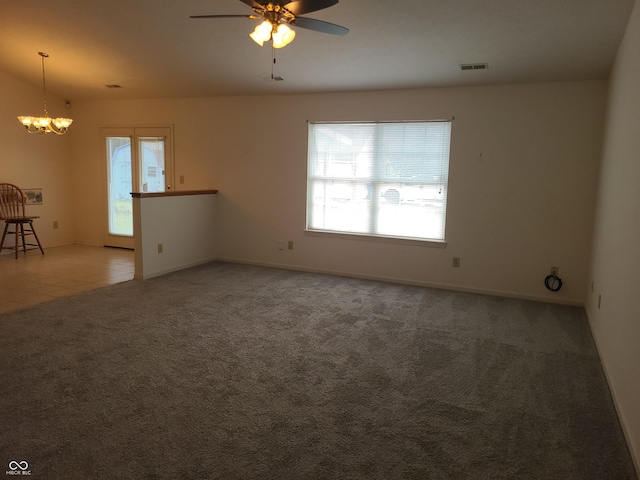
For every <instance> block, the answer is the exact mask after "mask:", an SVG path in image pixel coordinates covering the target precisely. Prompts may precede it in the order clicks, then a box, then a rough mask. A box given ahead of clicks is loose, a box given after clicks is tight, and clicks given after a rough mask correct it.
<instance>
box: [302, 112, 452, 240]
mask: <svg viewBox="0 0 640 480" xmlns="http://www.w3.org/2000/svg"><path fill="white" fill-rule="evenodd" d="M450 139H451V122H449V121H424V122H375V123H367V122H363V123H309V152H308V169H307V229H308V230H312V231H327V232H339V233H340V232H341V233H356V234H364V235H375V236H385V237H398V238H411V239H422V240H431V241H440V242H442V241H444V239H445V223H446V210H447V184H448V175H449V148H450Z"/></svg>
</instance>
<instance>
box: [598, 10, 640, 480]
mask: <svg viewBox="0 0 640 480" xmlns="http://www.w3.org/2000/svg"><path fill="white" fill-rule="evenodd" d="M607 118H608V120H607V125H606V130H605V144H604V154H603V162H602V172H601V175H600V186H599V195H598V207H597V216H596V220H595V235H594V249H593V257H592V270H591V276H590V280H592V281H593V285H594V288H593V293H591V289H589V290H588V292H589V293H588V296H587V302H586V309H587V313H588V316H589V319H590V322H591V329H592V331H593V333H594V336H595V338H596V343H597V344H598V348H599V350H600V356H601V358H602V361H603V364H604V366H605V370H606V372H607V375H608V378H609V383H610V385H611V389H612V392H613V394H614V398H615V400H616V403H617V406H618V411H619V414H620V418H621V420H622V423H623V425H624V426H625V427H626V432H627V437H628V440H629V444H630V446H631V448H632V450H633V452H634V457H635V462H636V467H637V468H638V471H639V472H640V304H639V303H638V298H637V297H638V293H639V292H640V131H639V130H638V126H639V125H640V4H638V3H636V6H635V9H634V11H633V13H632V16H631V19H630V21H629V26H628V28H627V32H626V36H625V38H624V40H623V43H622V46H621V47H620V50H619V52H618V58H617V60H616V64H615V67H614V70H613V74H612V77H611V85H610V94H609V110H608V116H607ZM599 297H601V304H600V307H598V298H599Z"/></svg>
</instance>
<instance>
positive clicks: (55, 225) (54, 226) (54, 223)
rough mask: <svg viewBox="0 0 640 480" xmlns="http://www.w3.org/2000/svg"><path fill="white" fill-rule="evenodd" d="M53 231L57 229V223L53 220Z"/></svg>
mask: <svg viewBox="0 0 640 480" xmlns="http://www.w3.org/2000/svg"><path fill="white" fill-rule="evenodd" d="M53 229H54V230H57V229H58V221H57V220H54V221H53Z"/></svg>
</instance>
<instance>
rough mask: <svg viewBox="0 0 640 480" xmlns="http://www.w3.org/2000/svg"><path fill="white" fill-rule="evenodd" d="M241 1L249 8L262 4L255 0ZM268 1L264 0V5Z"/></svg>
mask: <svg viewBox="0 0 640 480" xmlns="http://www.w3.org/2000/svg"><path fill="white" fill-rule="evenodd" d="M240 1H241V2H242V3H244V4H246V5H249V6H250V7H251V8H260V7H261V6H263V4H262V3H259V2H256V1H255V0H240ZM267 3H268V2H264V5H266V4H267Z"/></svg>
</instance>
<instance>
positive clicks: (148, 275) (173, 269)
mask: <svg viewBox="0 0 640 480" xmlns="http://www.w3.org/2000/svg"><path fill="white" fill-rule="evenodd" d="M214 260H217V259H216V258H207V259H203V260H198V261H195V262H190V263H185V264H182V265H176V266H172V267H170V268H165V269H162V270H157V271H155V272H147V273H143V274H140V273H138V272H136V273H135V274H134V275H133V279H134V280H148V279H150V278H154V277H160V276H162V275H166V274H167V273H172V272H177V271H179V270H184V269H185V268H191V267H197V266H198V265H204V264H205V263H209V262H213V261H214Z"/></svg>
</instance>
